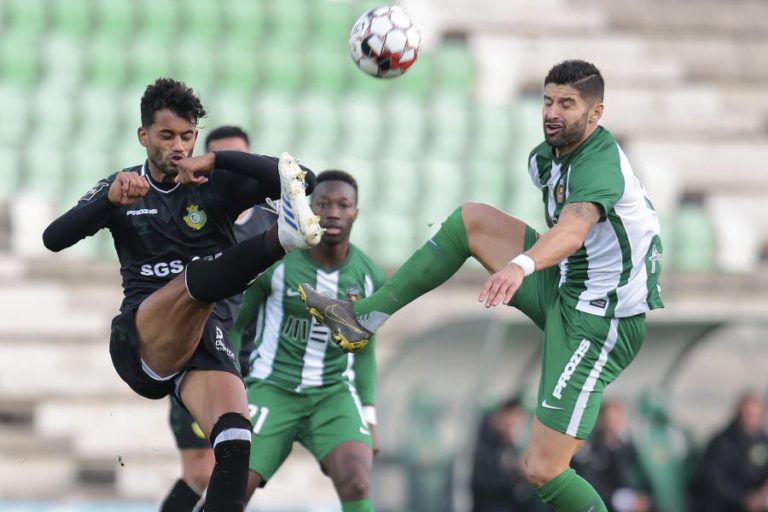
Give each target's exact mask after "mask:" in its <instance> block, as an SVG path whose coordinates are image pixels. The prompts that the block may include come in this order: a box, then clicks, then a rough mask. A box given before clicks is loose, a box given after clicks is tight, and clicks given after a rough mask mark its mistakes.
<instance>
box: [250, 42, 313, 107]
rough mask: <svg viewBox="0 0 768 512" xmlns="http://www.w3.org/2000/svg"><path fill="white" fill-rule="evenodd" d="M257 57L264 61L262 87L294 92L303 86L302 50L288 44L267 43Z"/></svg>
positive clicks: (303, 61) (303, 65) (303, 64)
mask: <svg viewBox="0 0 768 512" xmlns="http://www.w3.org/2000/svg"><path fill="white" fill-rule="evenodd" d="M257 58H258V59H259V60H260V61H262V62H263V63H264V82H263V83H264V87H266V88H268V89H272V90H276V91H283V92H285V93H290V94H296V93H298V92H299V91H300V90H301V89H303V88H304V83H305V70H306V68H305V60H304V50H303V49H301V48H300V47H298V46H296V47H292V46H288V45H284V46H278V45H273V44H271V43H270V44H269V45H267V46H265V47H264V49H263V51H261V52H259V55H258V56H257Z"/></svg>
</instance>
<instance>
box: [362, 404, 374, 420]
mask: <svg viewBox="0 0 768 512" xmlns="http://www.w3.org/2000/svg"><path fill="white" fill-rule="evenodd" d="M363 420H365V422H366V423H368V424H369V425H375V424H376V407H374V406H372V405H364V406H363Z"/></svg>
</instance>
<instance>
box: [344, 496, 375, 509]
mask: <svg viewBox="0 0 768 512" xmlns="http://www.w3.org/2000/svg"><path fill="white" fill-rule="evenodd" d="M341 511H342V512H373V503H371V499H370V498H366V499H364V500H355V501H345V502H344V503H342V504H341Z"/></svg>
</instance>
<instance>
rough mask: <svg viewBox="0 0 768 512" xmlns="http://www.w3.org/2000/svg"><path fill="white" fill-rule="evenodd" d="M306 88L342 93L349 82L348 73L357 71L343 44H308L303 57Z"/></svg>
mask: <svg viewBox="0 0 768 512" xmlns="http://www.w3.org/2000/svg"><path fill="white" fill-rule="evenodd" d="M304 63H305V64H304V66H305V67H306V72H307V88H308V89H312V90H313V91H322V92H327V93H331V94H342V93H343V92H344V91H345V89H346V88H347V85H348V83H349V79H350V74H351V73H355V72H357V71H356V69H355V65H354V62H352V59H351V58H350V57H349V54H348V53H347V47H346V46H345V45H336V46H331V45H330V44H328V43H326V42H323V43H322V44H316V45H314V44H313V45H310V46H309V47H308V48H307V51H306V56H305V59H304Z"/></svg>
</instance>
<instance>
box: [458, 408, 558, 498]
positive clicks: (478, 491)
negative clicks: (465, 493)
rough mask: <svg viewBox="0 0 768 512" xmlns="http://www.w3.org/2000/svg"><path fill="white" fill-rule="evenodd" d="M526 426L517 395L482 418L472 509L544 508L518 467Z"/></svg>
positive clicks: (474, 467)
mask: <svg viewBox="0 0 768 512" xmlns="http://www.w3.org/2000/svg"><path fill="white" fill-rule="evenodd" d="M527 425H528V417H527V415H526V412H525V410H524V409H523V407H522V404H521V403H520V400H519V399H517V398H513V399H510V400H507V401H506V402H504V403H503V404H501V405H500V406H499V407H497V408H496V409H495V410H493V411H491V412H490V413H488V414H487V415H485V416H484V417H483V419H482V420H481V422H480V429H479V432H478V436H477V443H476V445H475V455H474V464H473V467H472V501H473V507H472V510H473V512H534V511H539V510H546V509H545V508H544V505H543V503H541V500H540V499H539V497H538V495H537V494H536V489H534V487H533V486H532V485H531V484H530V483H529V482H528V480H527V479H526V478H525V475H524V474H523V471H522V467H521V458H522V454H523V451H524V448H525V433H526V429H527Z"/></svg>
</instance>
